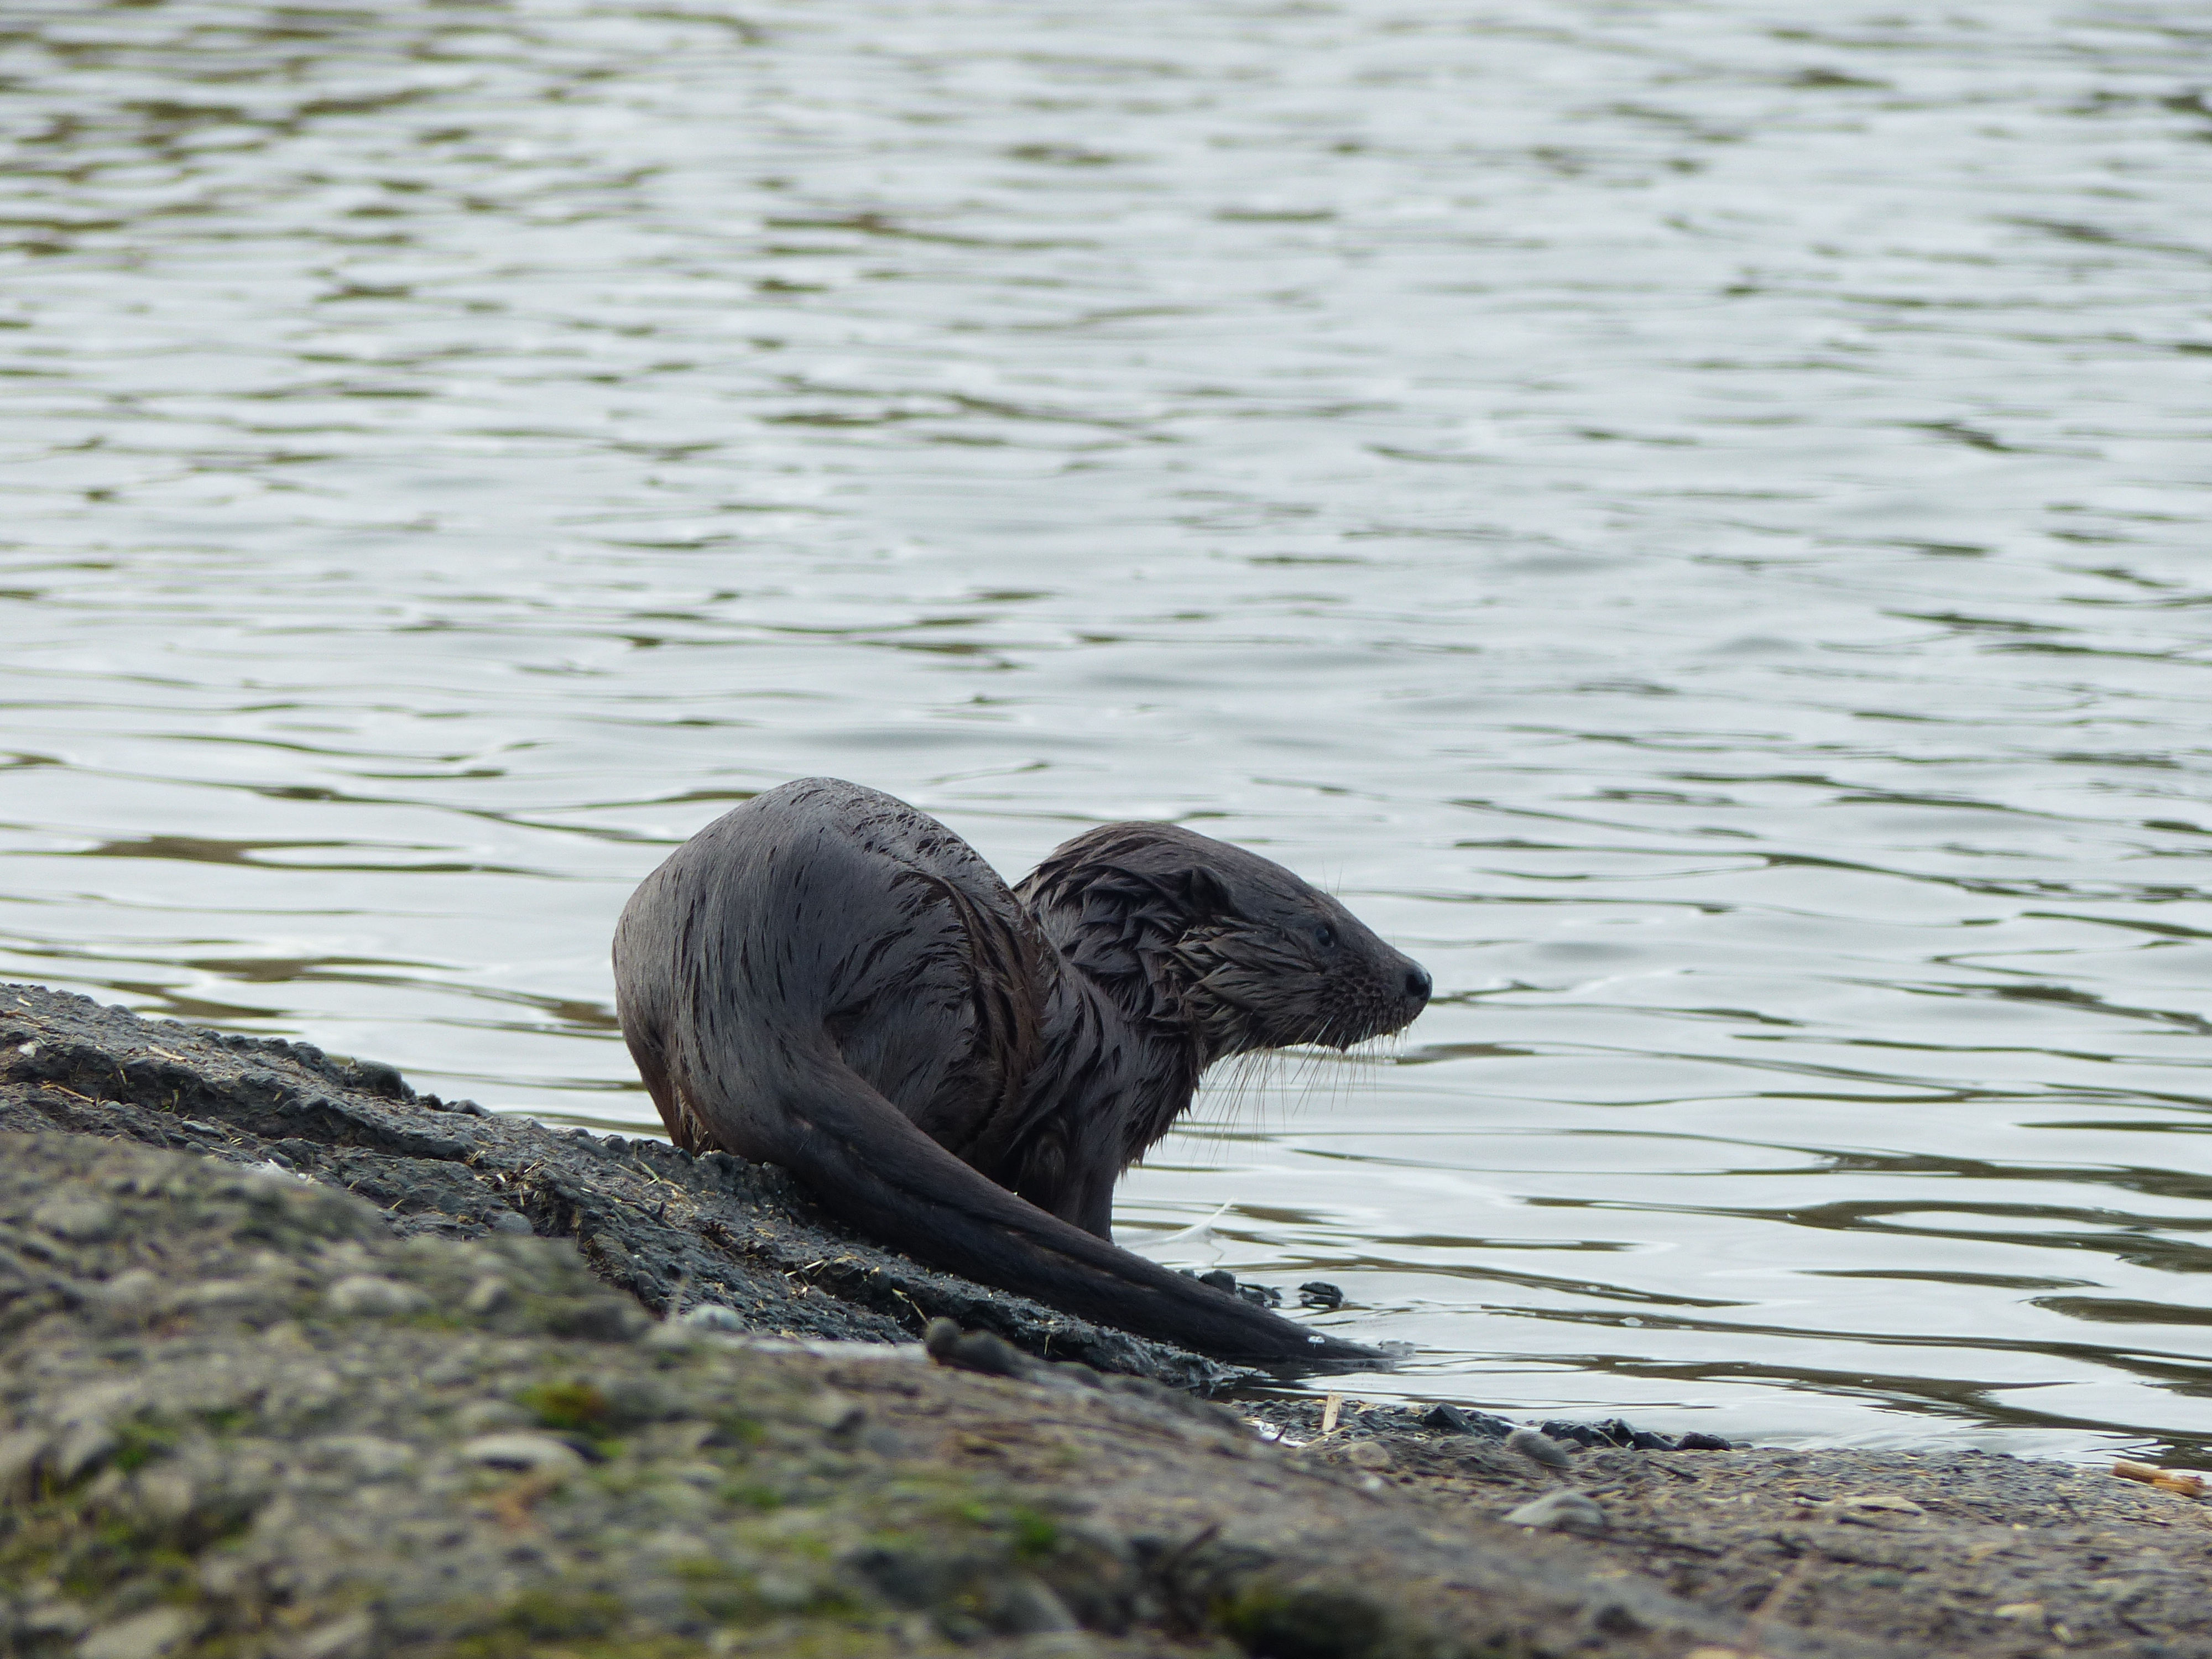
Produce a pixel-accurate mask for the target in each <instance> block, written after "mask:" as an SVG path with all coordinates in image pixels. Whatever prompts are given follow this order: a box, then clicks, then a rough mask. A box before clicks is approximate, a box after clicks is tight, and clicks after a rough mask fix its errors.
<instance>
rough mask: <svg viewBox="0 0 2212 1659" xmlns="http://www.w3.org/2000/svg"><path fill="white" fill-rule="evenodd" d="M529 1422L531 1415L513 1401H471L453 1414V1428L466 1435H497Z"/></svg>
mask: <svg viewBox="0 0 2212 1659" xmlns="http://www.w3.org/2000/svg"><path fill="white" fill-rule="evenodd" d="M529 1421H530V1413H528V1412H526V1411H525V1410H523V1409H522V1407H520V1406H518V1405H516V1404H515V1403H514V1402H513V1401H511V1400H471V1401H469V1402H468V1403H467V1404H466V1405H465V1406H461V1407H458V1408H457V1409H456V1410H455V1411H454V1413H453V1426H454V1427H455V1428H456V1429H459V1431H461V1432H462V1433H463V1434H465V1435H483V1434H495V1433H497V1432H498V1431H500V1430H501V1429H519V1428H520V1427H522V1426H523V1425H525V1424H526V1423H528V1422H529Z"/></svg>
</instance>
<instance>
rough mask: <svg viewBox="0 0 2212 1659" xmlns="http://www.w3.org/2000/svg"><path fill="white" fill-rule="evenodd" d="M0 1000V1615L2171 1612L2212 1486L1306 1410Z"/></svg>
mask: <svg viewBox="0 0 2212 1659" xmlns="http://www.w3.org/2000/svg"><path fill="white" fill-rule="evenodd" d="M10 1000H13V1001H14V1004H15V1012H13V1013H11V1014H9V1015H7V1016H6V1020H5V1024H4V1025H0V1036H4V1037H5V1046H4V1047H0V1059H4V1060H5V1061H6V1064H7V1066H8V1070H7V1071H6V1073H5V1076H4V1080H0V1655H8V1656H15V1655H22V1656H26V1659H64V1656H66V1659H261V1656H267V1659H380V1656H384V1655H394V1656H401V1659H415V1656H423V1659H429V1656H439V1659H445V1656H452V1659H522V1656H526V1655H528V1656H538V1655H574V1656H580V1659H648V1656H649V1659H660V1656H667V1659H689V1656H694V1655H697V1656H708V1655H719V1654H732V1653H748V1652H762V1653H777V1654H784V1653H794V1654H795V1653H807V1654H854V1655H874V1654H903V1653H938V1652H946V1653H950V1652H953V1651H956V1650H957V1651H963V1652H970V1653H978V1654H987V1655H993V1656H997V1655H1001V1654H1003V1655H1006V1656H1010V1659H1088V1656H1093V1655H1096V1656H1100V1659H1106V1656H1115V1655H1124V1654H1127V1655H1139V1654H1142V1655H1153V1654H1158V1655H1163V1656H1164V1655H1200V1654H1206V1655H1216V1656H1220V1659H1234V1656H1238V1655H1250V1656H1253V1659H1397V1656H1406V1659H1446V1656H1457V1655H1469V1656H1473V1655H1477V1654H1482V1655H1493V1656H1506V1655H1528V1656H1536V1655H1559V1656H1566V1655H1583V1654H1598V1653H1602V1654H1622V1655H1635V1656H1641V1655H1654V1656H1657V1655H1668V1656H1686V1659H1729V1656H1750V1655H1756V1654H1763V1655H1769V1656H1775V1659H1784V1656H1814V1655H1834V1656H1875V1655H1905V1654H1930V1653H1944V1654H1966V1655H1988V1656H2021V1659H2027V1656H2051V1659H2057V1656H2061V1655H2072V1654H2085V1653H2086V1654H2110V1655H2116V1656H2117V1655H2128V1656H2140V1659H2154V1656H2207V1659H2212V1613H2208V1611H2207V1608H2206V1605H2205V1596H2204V1586H2205V1584H2206V1583H2207V1582H2208V1579H2212V1506H2208V1505H2207V1504H2203V1503H2199V1502H2197V1501H2194V1500H2192V1499H2190V1498H2186V1497H2183V1496H2180V1495H2179V1494H2176V1493H2172V1492H2161V1491H2154V1490H2152V1489H2150V1488H2148V1487H2145V1486H2138V1485H2135V1484H2133V1483H2131V1482H2128V1481H2124V1480H2117V1479H2115V1478H2113V1477H2112V1475H2111V1474H2109V1473H2108V1472H2106V1470H2104V1469H2102V1468H2080V1469H2077V1468H2069V1467H2067V1466H2063V1465H2057V1464H2050V1463H2041V1462H2026V1461H2021V1460H2016V1459H2013V1458H2008V1457H2000V1456H1983V1455H1972V1454H1958V1453H1953V1452H1948V1451H1946V1452H1943V1453H1941V1454H1934V1453H1931V1454H1929V1455H1922V1456H1915V1455H1910V1454H1903V1455H1899V1454H1880V1455H1875V1454H1863V1453H1851V1452H1805V1451H1790V1450H1780V1449H1771V1448H1738V1449H1711V1448H1709V1447H1706V1448H1701V1446H1700V1443H1698V1442H1696V1441H1694V1440H1692V1439H1690V1438H1687V1437H1683V1436H1681V1435H1680V1434H1679V1432H1678V1433H1674V1434H1667V1433H1662V1432H1660V1431H1661V1430H1663V1429H1667V1428H1668V1427H1669V1426H1670V1425H1648V1426H1646V1425H1637V1426H1632V1425H1625V1424H1614V1425H1607V1424H1564V1423H1563V1424H1552V1425H1543V1426H1542V1427H1541V1428H1540V1427H1539V1426H1537V1425H1523V1424H1516V1423H1510V1422H1508V1421H1506V1420H1505V1419H1499V1418H1495V1417H1490V1416H1486V1414H1484V1413H1480V1412H1473V1411H1467V1410H1458V1411H1452V1410H1447V1409H1438V1408H1426V1407H1423V1408H1408V1407H1403V1406H1399V1405H1395V1404H1393V1405H1380V1404H1376V1405H1369V1404H1366V1403H1364V1402H1361V1401H1358V1400H1356V1399H1355V1400H1340V1401H1337V1402H1335V1409H1334V1419H1333V1421H1331V1422H1330V1423H1329V1424H1328V1426H1327V1428H1326V1429H1324V1426H1323V1416H1324V1413H1325V1412H1326V1411H1327V1409H1328V1408H1327V1407H1325V1406H1324V1404H1323V1403H1322V1401H1318V1400H1316V1399H1314V1398H1311V1397H1298V1398H1283V1397H1262V1396H1258V1395H1246V1396H1244V1397H1243V1400H1242V1402H1241V1403H1240V1404H1237V1405H1236V1406H1233V1407H1232V1406H1231V1405H1229V1404H1225V1403H1222V1402H1220V1401H1208V1400H1205V1399H1201V1398H1199V1397H1197V1396H1196V1395H1194V1393H1192V1392H1190V1391H1188V1390H1186V1389H1176V1388H1170V1387H1168V1386H1164V1384H1163V1383H1160V1382H1159V1381H1157V1380H1153V1379H1152V1378H1150V1377H1146V1376H1139V1375H1131V1374H1115V1373H1114V1372H1111V1371H1109V1370H1105V1369H1103V1368H1102V1367H1099V1366H1097V1365H1094V1364H1084V1363H1078V1362H1075V1361H1073V1360H1068V1359H1065V1358H1060V1356H1061V1355H1064V1354H1066V1353H1069V1352H1076V1351H1078V1350H1077V1347H1076V1344H1077V1342H1079V1340H1085V1339H1083V1338H1081V1336H1080V1334H1078V1336H1077V1337H1076V1338H1073V1339H1071V1340H1070V1342H1069V1345H1068V1346H1066V1347H1063V1346H1060V1341H1059V1340H1058V1339H1057V1337H1055V1339H1054V1341H1053V1342H1052V1343H1050V1344H1049V1345H1048V1344H1046V1343H1044V1342H1042V1340H1037V1338H1036V1330H1037V1327H1036V1326H1033V1325H1028V1324H1024V1321H1025V1320H1030V1319H1031V1318H1035V1319H1036V1320H1038V1321H1046V1320H1049V1319H1052V1318H1055V1317H1057V1316H1051V1315H1049V1313H1048V1311H1046V1310H1036V1313H1035V1314H1034V1315H1032V1314H1031V1313H1030V1310H1027V1309H1026V1308H1024V1307H1023V1306H1022V1305H1020V1304H1014V1303H1013V1301H1012V1298H1003V1299H1000V1300H999V1301H998V1302H993V1301H992V1300H990V1299H989V1298H990V1297H991V1293H989V1292H983V1291H976V1290H975V1288H974V1287H965V1288H964V1289H963V1287H961V1286H960V1285H959V1282H958V1281H957V1280H947V1281H945V1284H944V1285H942V1286H939V1287H936V1288H933V1287H932V1285H930V1283H929V1282H928V1281H929V1280H930V1279H932V1278H938V1279H941V1278H942V1277H943V1276H931V1275H927V1274H924V1273H922V1271H921V1270H920V1269H916V1268H915V1267H912V1265H911V1264H907V1263H902V1262H901V1261H898V1259H897V1258H896V1257H889V1256H887V1255H883V1253H880V1252H875V1253H869V1252H867V1251H866V1247H863V1246H860V1245H857V1244H854V1243H850V1242H848V1241H841V1240H839V1239H837V1238H836V1237H834V1236H833V1235H832V1234H830V1233H829V1232H826V1231H820V1230H819V1224H818V1223H817V1222H814V1221H812V1220H811V1219H810V1218H809V1217H808V1215H807V1212H805V1207H804V1206H803V1205H802V1204H801V1203H800V1202H799V1200H797V1199H796V1198H795V1196H793V1195H792V1194H789V1193H788V1191H787V1190H783V1189H781V1188H780V1187H779V1184H778V1182H777V1181H776V1178H775V1176H773V1175H772V1174H770V1173H769V1172H767V1171H763V1170H753V1169H750V1168H748V1167H746V1166H744V1165H740V1164H734V1162H731V1163H730V1164H727V1165H725V1164H723V1163H721V1162H720V1161H717V1160H709V1159H700V1160H696V1161H690V1162H689V1163H686V1162H685V1161H684V1160H682V1159H681V1158H680V1157H679V1156H678V1155H675V1154H669V1153H667V1151H666V1149H665V1148H659V1147H656V1146H651V1145H650V1144H641V1145H638V1146H623V1147H617V1148H616V1149H614V1150H612V1151H610V1150H608V1148H607V1146H606V1143H605V1142H594V1143H592V1144H591V1145H589V1146H584V1145H582V1144H580V1142H579V1141H578V1138H575V1137H571V1136H566V1135H560V1134H556V1133H550V1132H548V1131H545V1130H543V1129H540V1128H536V1127H532V1126H530V1125H527V1124H520V1123H510V1122H507V1121H503V1120H492V1119H487V1118H483V1117H480V1116H477V1115H475V1114H473V1113H471V1112H470V1111H469V1110H467V1109H465V1108H460V1107H453V1106H447V1105H445V1104H444V1103H431V1102H429V1101H427V1100H419V1099H410V1098H409V1097H408V1096H407V1094H406V1092H405V1091H404V1085H400V1084H399V1082H398V1079H397V1078H396V1077H395V1076H392V1074H390V1073H384V1072H381V1071H380V1069H379V1068H375V1067H372V1066H354V1065H342V1064H339V1063H337V1062H334V1061H331V1060H326V1059H325V1058H324V1057H322V1056H319V1055H315V1054H313V1053H312V1051H304V1050H301V1049H297V1048H288V1049H282V1050H279V1049H278V1048H274V1047H272V1046H270V1045H267V1044H238V1043H234V1042H230V1041H228V1040H226V1039H221V1038H217V1037H214V1036H210V1035H209V1034H205V1033H194V1032H191V1031H189V1030H185V1029H184V1028H179V1027H172V1026H166V1025H160V1024H149V1023H143V1022H138V1021H135V1020H131V1019H130V1018H129V1017H127V1016H122V1015H118V1014H115V1013H114V1012H112V1011H106V1010H100V1009H96V1008H94V1007H93V1006H91V1005H89V1004H85V1003H82V1002H78V1001H76V1000H74V999H66V998H60V997H57V996H54V995H52V994H47V993H40V994H32V993H28V992H23V993H17V992H12V991H11V992H7V993H4V994H0V1008H5V1007H7V1006H9V1001H10ZM56 1010H58V1011H59V1012H61V1013H62V1014H64V1015H67V1016H69V1018H68V1019H67V1020H63V1019H58V1018H52V1013H53V1011H56ZM42 1011H43V1012H42ZM124 1039H128V1042H129V1043H130V1044H131V1045H134V1046H124V1041H123V1040H124ZM103 1044H107V1045H110V1046H106V1047H103V1046H102V1045H103ZM26 1045H30V1046H29V1048H26ZM218 1056H221V1057H225V1058H227V1060H228V1066H222V1065H218V1064H217V1063H216V1060H217V1057H218ZM164 1090H167V1091H170V1092H171V1093H173V1096H174V1097H175V1098H174V1100H173V1102H168V1101H167V1100H166V1098H165V1096H164V1093H163V1091H164ZM279 1129H283V1130H287V1131H289V1133H276V1131H278V1130H279ZM9 1131H18V1133H9ZM21 1131H28V1133H21ZM456 1149H459V1150H456ZM539 1152H542V1153H543V1154H544V1156H543V1157H542V1158H540V1157H536V1156H534V1154H537V1153H539ZM349 1186H350V1187H351V1188H353V1190H352V1191H348V1190H345V1188H348V1187H349ZM661 1206H665V1208H664V1207H661ZM509 1218H515V1219H509ZM518 1221H520V1223H522V1224H525V1225H518ZM710 1223H711V1224H712V1225H715V1226H718V1227H720V1228H721V1229H722V1230H723V1231H724V1232H725V1233H726V1237H727V1239H736V1240H751V1239H756V1238H757V1239H758V1240H760V1241H761V1243H759V1244H758V1245H757V1246H751V1245H744V1244H732V1243H727V1242H726V1240H725V1239H724V1238H723V1237H717V1236H715V1235H714V1234H710V1233H709V1232H708V1231H707V1228H708V1225H710ZM787 1229H789V1230H791V1231H788V1232H787V1231H786V1230H787ZM809 1229H812V1230H813V1231H807V1230H809ZM794 1241H803V1242H800V1243H795V1242H794ZM780 1249H789V1250H790V1251H791V1254H789V1255H779V1254H776V1252H777V1251H778V1250H780ZM831 1250H843V1251H845V1252H847V1255H846V1257H845V1260H847V1261H848V1262H849V1263H850V1264H852V1265H850V1266H849V1267H848V1268H847V1269H846V1276H845V1278H843V1279H841V1280H840V1281H839V1282H842V1283H851V1284H866V1282H867V1280H866V1275H867V1274H868V1273H883V1274H884V1275H887V1276H889V1275H898V1277H897V1278H896V1279H895V1281H894V1282H896V1283H897V1284H898V1285H901V1286H902V1287H904V1286H909V1285H912V1286H919V1287H920V1288H921V1291H923V1293H925V1294H927V1295H930V1296H933V1297H943V1298H945V1300H943V1301H941V1302H939V1303H938V1304H935V1307H934V1310H933V1311H936V1312H939V1313H942V1314H943V1316H944V1322H939V1323H932V1322H928V1321H927V1320H925V1319H924V1317H923V1311H924V1310H923V1309H920V1308H918V1309H916V1310H911V1311H908V1312H906V1313H904V1314H903V1315H901V1314H893V1313H890V1312H886V1311H884V1310H882V1309H881V1308H878V1307H876V1306H873V1305H871V1304H870V1303H869V1302H868V1301H867V1300H866V1299H865V1295H862V1296H848V1295H844V1294H839V1293H836V1292H835V1291H831V1290H829V1289H827V1288H824V1287H823V1285H821V1284H820V1283H818V1282H817V1279H816V1278H813V1277H810V1276H809V1274H808V1273H807V1272H806V1271H805V1270H806V1268H807V1267H808V1264H810V1263H815V1262H818V1261H823V1259H825V1257H824V1254H823V1253H826V1252H828V1251H831ZM699 1286H706V1287H711V1288H706V1289H702V1288H696V1287H699ZM963 1295H965V1296H971V1297H981V1298H984V1300H982V1301H981V1302H975V1303H962V1302H960V1301H959V1300H958V1298H959V1297H962V1296H963ZM917 1301H919V1297H917ZM892 1305H895V1306H896V1305H897V1304H896V1301H895V1300H893V1302H892ZM978 1306H980V1307H984V1308H987V1309H991V1310H993V1312H992V1313H990V1314H989V1315H987V1316H985V1317H981V1318H978V1317H969V1318H965V1319H963V1318H962V1316H961V1315H960V1314H959V1313H957V1312H953V1311H951V1310H953V1309H956V1308H969V1307H978ZM702 1308H712V1309H718V1310H722V1311H720V1312H719V1313H712V1314H708V1315H703V1316H702V1314H701V1312H700V1311H699V1310H700V1309H702ZM1010 1308H1011V1311H1009V1309H1010ZM671 1310H688V1314H687V1313H679V1315H678V1317H675V1318H669V1317H666V1316H667V1315H668V1314H669V1313H670V1312H671ZM737 1326H750V1328H749V1329H747V1328H732V1327H737ZM918 1327H919V1328H925V1329H926V1331H927V1346H925V1345H924V1344H923V1343H921V1342H916V1341H913V1340H907V1339H908V1333H909V1332H910V1331H913V1330H915V1329H916V1328H918ZM963 1327H964V1328H963ZM782 1331H787V1332H790V1333H792V1334H793V1335H792V1336H790V1337H778V1336H775V1335H770V1334H765V1333H769V1332H782ZM1089 1340H1096V1341H1097V1342H1100V1343H1108V1342H1109V1341H1110V1340H1126V1339H1116V1338H1115V1334H1112V1333H1102V1334H1098V1335H1097V1337H1096V1338H1095V1339H1089ZM1041 1350H1042V1351H1043V1352H1046V1353H1048V1355H1050V1356H1051V1357H1050V1358H1040V1357H1039V1351H1041ZM1093 1352H1099V1353H1100V1354H1101V1355H1102V1357H1104V1358H1123V1357H1126V1355H1127V1352H1138V1353H1139V1358H1140V1359H1143V1360H1145V1361H1146V1363H1150V1364H1155V1365H1156V1366H1158V1367H1159V1368H1160V1369H1163V1370H1168V1371H1170V1372H1173V1371H1174V1370H1175V1368H1176V1365H1177V1364H1186V1363H1188V1364H1203V1362H1198V1361H1194V1360H1190V1359H1188V1357H1181V1358H1178V1357H1176V1356H1175V1355H1174V1354H1173V1352H1172V1351H1165V1353H1164V1357H1159V1358H1152V1357H1149V1356H1148V1354H1147V1352H1146V1351H1143V1350H1138V1351H1125V1350H1122V1349H1120V1348H1118V1347H1114V1346H1106V1347H1103V1348H1097V1349H1094V1350H1093ZM1671 1426H1673V1427H1674V1428H1675V1429H1677V1430H1679V1428H1680V1426H1681V1425H1671ZM1547 1429H1548V1430H1549V1432H1547V1431H1546V1430H1547Z"/></svg>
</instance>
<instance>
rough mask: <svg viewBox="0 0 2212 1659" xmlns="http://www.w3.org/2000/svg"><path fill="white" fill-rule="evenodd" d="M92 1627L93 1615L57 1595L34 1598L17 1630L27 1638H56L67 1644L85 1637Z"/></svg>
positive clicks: (24, 1611) (24, 1612) (73, 1602)
mask: <svg viewBox="0 0 2212 1659" xmlns="http://www.w3.org/2000/svg"><path fill="white" fill-rule="evenodd" d="M49 1583H50V1584H51V1581H49ZM91 1625H92V1615H91V1614H90V1613H87V1612H86V1611H85V1610H84V1608H83V1607H81V1606H79V1605H78V1604H77V1603H76V1602H75V1601H64V1600H63V1599H61V1598H60V1597H59V1596H58V1595H57V1596H49V1597H35V1598H33V1601H32V1602H31V1605H30V1606H29V1607H26V1608H25V1609H24V1610H23V1616H22V1620H21V1622H20V1623H19V1624H18V1625H17V1626H16V1629H18V1630H20V1631H21V1632H22V1633H23V1634H24V1635H26V1636H55V1637H59V1638H61V1639H62V1640H63V1641H65V1642H66V1641H69V1640H70V1639H72V1638H76V1637H79V1636H82V1635H83V1634H84V1633H85V1632H86V1631H87V1630H88V1629H89V1628H90V1627H91Z"/></svg>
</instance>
